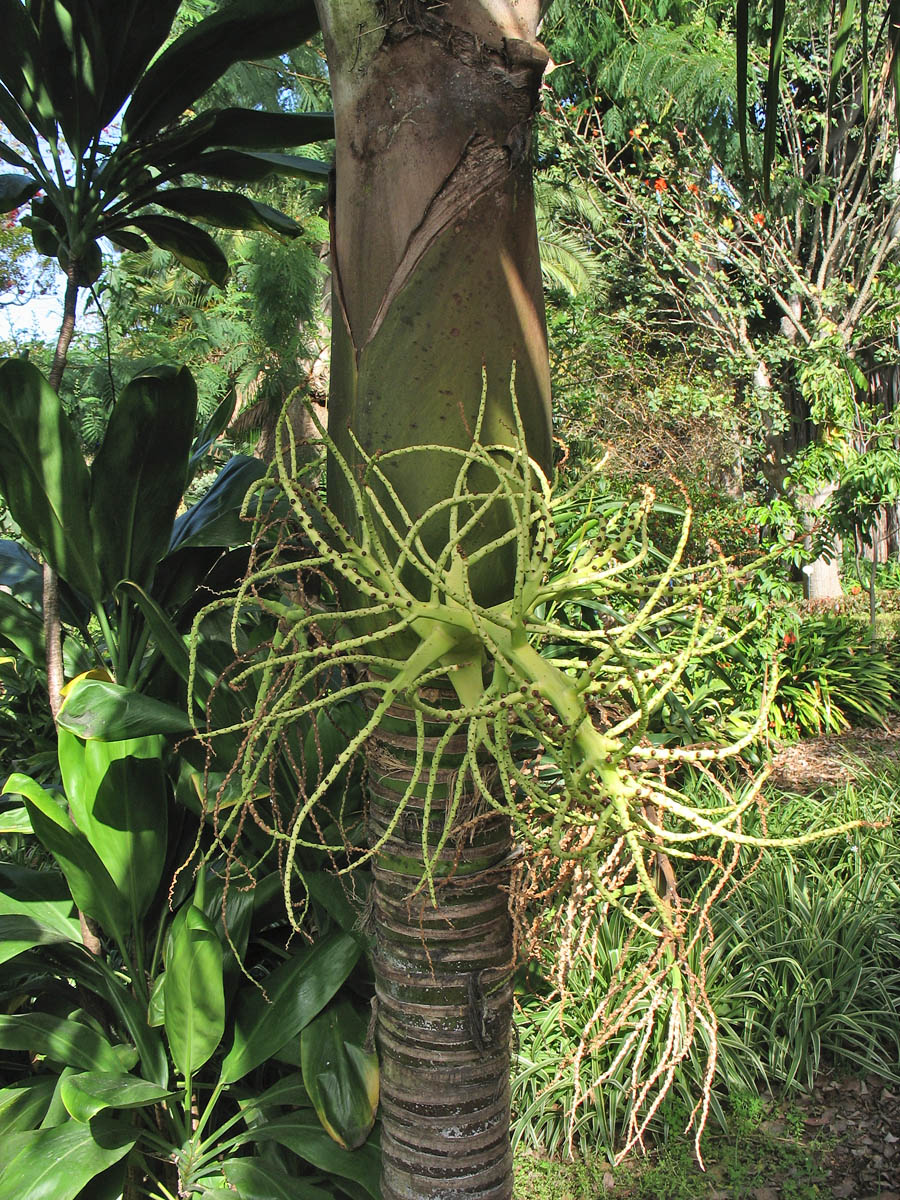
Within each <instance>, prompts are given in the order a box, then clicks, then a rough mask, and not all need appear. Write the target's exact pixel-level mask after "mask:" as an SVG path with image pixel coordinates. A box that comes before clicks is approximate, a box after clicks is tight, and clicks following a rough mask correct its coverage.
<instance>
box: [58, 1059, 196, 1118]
mask: <svg viewBox="0 0 900 1200" xmlns="http://www.w3.org/2000/svg"><path fill="white" fill-rule="evenodd" d="M60 1094H61V1096H62V1101H63V1104H64V1105H65V1106H66V1109H67V1111H68V1112H69V1113H70V1114H71V1116H73V1117H74V1118H75V1120H76V1121H90V1120H91V1119H92V1118H93V1117H95V1116H96V1115H97V1113H98V1112H102V1111H103V1110H104V1109H105V1108H146V1107H147V1106H148V1105H150V1104H158V1103H159V1102H160V1101H161V1100H168V1099H169V1098H170V1097H171V1096H174V1095H175V1094H176V1093H175V1092H172V1091H169V1090H168V1089H166V1088H161V1087H159V1086H158V1085H157V1084H155V1083H148V1082H147V1080H146V1079H138V1078H137V1077H136V1076H134V1075H125V1074H123V1073H122V1072H121V1071H120V1072H118V1073H116V1072H100V1071H85V1072H83V1073H81V1074H79V1075H67V1076H66V1078H65V1079H64V1080H63V1082H62V1085H61V1088H60Z"/></svg>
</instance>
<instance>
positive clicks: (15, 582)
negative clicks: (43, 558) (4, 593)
mask: <svg viewBox="0 0 900 1200" xmlns="http://www.w3.org/2000/svg"><path fill="white" fill-rule="evenodd" d="M0 587H2V588H9V590H10V592H11V594H12V595H14V596H15V597H16V598H17V599H18V600H21V601H22V603H23V604H28V605H30V606H31V607H32V608H35V609H38V610H40V608H41V605H42V603H43V588H44V583H43V574H42V572H41V566H40V563H39V562H38V561H37V559H36V558H34V557H33V555H31V554H29V553H28V551H27V550H26V549H25V547H24V546H20V545H19V543H18V542H13V541H10V539H9V538H0Z"/></svg>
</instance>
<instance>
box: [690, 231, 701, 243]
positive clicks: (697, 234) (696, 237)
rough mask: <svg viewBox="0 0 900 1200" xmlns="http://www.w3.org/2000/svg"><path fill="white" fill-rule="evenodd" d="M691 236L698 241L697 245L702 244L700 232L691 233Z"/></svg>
mask: <svg viewBox="0 0 900 1200" xmlns="http://www.w3.org/2000/svg"><path fill="white" fill-rule="evenodd" d="M691 237H692V238H693V239H694V241H695V242H696V243H697V245H698V246H699V245H700V234H699V233H693V234H691Z"/></svg>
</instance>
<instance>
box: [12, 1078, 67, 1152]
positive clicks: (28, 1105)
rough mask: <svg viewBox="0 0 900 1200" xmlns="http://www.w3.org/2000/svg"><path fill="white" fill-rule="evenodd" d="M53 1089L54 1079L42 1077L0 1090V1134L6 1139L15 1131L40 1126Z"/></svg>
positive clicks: (54, 1085)
mask: <svg viewBox="0 0 900 1200" xmlns="http://www.w3.org/2000/svg"><path fill="white" fill-rule="evenodd" d="M55 1087H56V1079H55V1078H54V1077H48V1076H46V1075H44V1076H42V1077H40V1078H38V1079H28V1080H25V1081H24V1082H23V1083H14V1084H13V1085H12V1087H7V1088H3V1089H2V1090H0V1133H2V1134H3V1135H4V1137H6V1136H8V1135H9V1134H11V1133H15V1132H16V1131H17V1130H20V1129H34V1128H36V1126H38V1125H40V1123H41V1121H43V1119H44V1116H45V1115H46V1112H47V1109H48V1108H49V1106H50V1100H51V1097H52V1096H53V1092H54V1089H55Z"/></svg>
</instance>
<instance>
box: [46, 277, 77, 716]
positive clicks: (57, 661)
mask: <svg viewBox="0 0 900 1200" xmlns="http://www.w3.org/2000/svg"><path fill="white" fill-rule="evenodd" d="M75 272H76V267H75V265H74V264H72V265H70V266H69V269H68V271H67V272H66V297H65V302H64V305H63V319H62V324H61V325H60V328H59V336H58V338H57V339H56V350H55V351H54V354H53V365H52V366H51V368H50V376H49V383H50V386H51V387H52V388H53V390H54V391H55V392H58V391H59V385H60V383H61V382H62V377H63V372H64V371H65V369H66V361H67V360H68V357H69V346H70V345H71V342H72V335H73V334H74V333H75V314H76V310H77V306H78V284H77V283H76V282H75V278H76V276H75ZM43 609H44V642H45V645H46V648H47V694H48V696H49V698H50V712H51V713H52V714H53V720H54V721H55V720H56V717H57V714H58V713H59V709H60V705H61V704H62V696H61V694H60V693H61V691H62V686H63V678H64V676H63V657H62V626H61V624H60V619H59V577H58V576H57V574H56V572H55V571H54V570H53V569H52V568H51V567H50V566H48V565H47V564H46V563H45V564H44V596H43Z"/></svg>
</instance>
